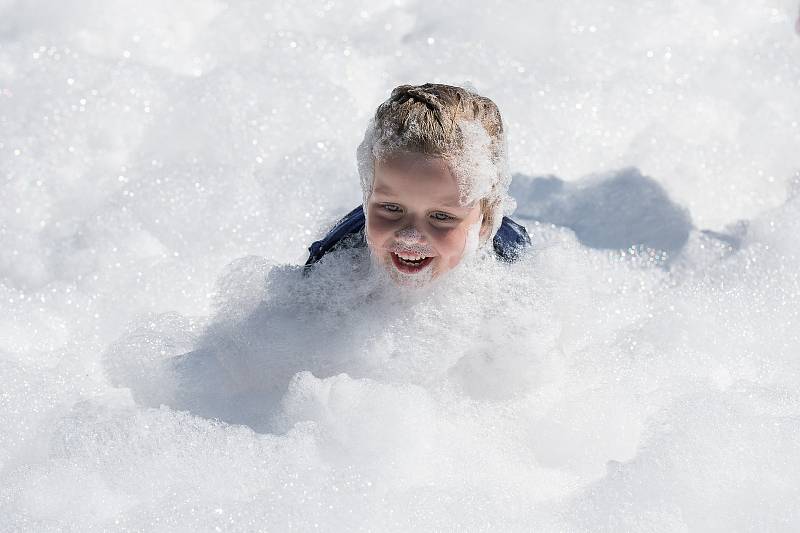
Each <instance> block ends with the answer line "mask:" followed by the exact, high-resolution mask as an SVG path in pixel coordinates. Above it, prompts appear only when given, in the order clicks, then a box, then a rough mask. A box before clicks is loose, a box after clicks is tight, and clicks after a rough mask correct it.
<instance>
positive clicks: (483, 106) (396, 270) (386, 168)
mask: <svg viewBox="0 0 800 533" xmlns="http://www.w3.org/2000/svg"><path fill="white" fill-rule="evenodd" d="M505 153H506V145H505V137H504V132H503V123H502V119H501V118H500V111H499V110H498V109H497V106H496V105H495V104H494V102H492V101H491V100H489V99H488V98H485V97H483V96H479V95H477V94H474V93H471V92H469V91H467V90H465V89H462V88H461V87H453V86H450V85H441V84H433V83H426V84H424V85H420V86H413V85H401V86H399V87H397V88H396V89H394V90H393V91H392V94H391V96H390V97H389V99H388V100H386V101H385V102H384V103H382V104H381V105H380V106H379V107H378V109H377V111H376V112H375V117H374V118H373V120H372V121H371V122H370V124H369V126H368V127H367V131H366V134H365V135H364V140H363V141H362V143H361V144H360V146H359V147H358V151H357V156H358V169H359V174H360V177H361V187H362V191H363V194H364V203H363V205H361V206H359V207H357V208H355V209H354V210H353V211H351V212H350V213H348V214H347V215H346V216H345V217H344V218H343V219H342V220H341V221H340V222H339V223H338V224H336V226H334V227H333V229H332V230H331V231H330V232H329V233H328V234H327V235H326V236H325V237H324V238H323V239H322V240H320V241H317V242H315V243H313V244H312V245H311V247H310V248H309V252H310V255H309V257H308V260H307V261H306V268H307V269H309V268H311V266H312V265H313V264H314V263H316V262H317V261H319V260H320V259H321V258H322V257H323V256H324V255H325V254H327V253H328V252H330V251H332V250H335V249H337V248H342V247H352V246H365V245H366V246H368V247H369V252H370V256H371V257H372V259H373V262H375V263H377V264H379V265H380V266H381V267H383V268H385V269H386V271H387V272H388V274H389V275H390V277H391V278H392V279H393V280H395V281H396V282H398V283H400V284H408V283H414V284H419V283H425V282H427V281H430V280H432V279H434V278H437V277H439V276H441V275H443V274H445V273H446V272H448V271H449V270H452V269H453V268H454V267H455V266H456V265H458V264H459V263H460V262H461V261H462V260H463V259H464V258H465V257H467V256H469V255H471V254H473V253H476V252H478V251H480V250H484V249H485V248H486V246H485V245H486V243H488V242H491V243H492V248H493V252H494V254H495V255H496V256H497V257H498V258H499V259H502V260H505V261H515V260H516V259H517V258H518V257H519V255H520V252H521V251H522V249H524V248H525V247H527V246H529V245H530V238H529V237H528V234H527V232H526V231H525V228H524V227H522V226H520V225H519V224H517V223H515V222H514V221H512V220H511V219H509V218H507V217H504V216H503V212H504V211H506V210H509V209H510V208H513V200H511V199H510V198H509V197H508V194H507V191H508V186H509V183H510V181H511V177H510V175H509V173H508V168H507V164H506V155H505Z"/></svg>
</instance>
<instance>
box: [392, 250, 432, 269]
mask: <svg viewBox="0 0 800 533" xmlns="http://www.w3.org/2000/svg"><path fill="white" fill-rule="evenodd" d="M389 255H391V256H392V263H394V266H395V267H397V270H399V271H400V272H404V273H406V274H416V273H417V272H422V271H423V270H425V267H427V266H428V265H430V264H431V261H433V256H424V255H413V254H409V255H406V254H399V255H398V254H396V253H394V252H390V253H389Z"/></svg>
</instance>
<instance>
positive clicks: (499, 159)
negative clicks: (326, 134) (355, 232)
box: [357, 83, 514, 235]
mask: <svg viewBox="0 0 800 533" xmlns="http://www.w3.org/2000/svg"><path fill="white" fill-rule="evenodd" d="M403 154H416V155H419V156H423V157H434V158H435V157H440V158H443V159H444V160H445V161H446V162H447V164H448V167H449V168H450V171H451V172H452V173H453V175H454V176H455V177H456V179H457V181H458V185H459V189H460V194H461V202H462V204H463V205H470V204H472V203H473V202H476V201H481V202H482V210H483V214H484V216H485V217H488V218H489V220H488V221H489V222H491V225H492V233H491V234H492V235H494V232H495V231H496V230H497V228H498V227H499V226H500V223H501V221H502V218H503V215H504V214H508V213H510V212H511V211H512V210H513V208H514V201H513V199H512V198H511V197H510V196H509V195H508V187H509V184H510V183H511V174H510V172H509V170H508V163H507V158H506V140H505V132H504V129H503V121H502V118H501V117H500V111H499V109H498V108H497V105H495V103H494V102H493V101H492V100H490V99H489V98H486V97H484V96H480V95H477V94H475V93H472V92H470V91H467V90H466V89H463V88H461V87H455V86H452V85H442V84H435V83H426V84H424V85H418V86H416V85H400V86H399V87H396V88H395V89H394V90H393V91H392V94H391V96H390V97H389V98H388V99H387V100H386V101H385V102H383V103H382V104H381V105H380V106H378V109H377V110H376V112H375V116H374V117H373V119H372V120H371V121H370V123H369V125H368V126H367V131H366V133H365V134H364V140H363V141H362V142H361V144H360V145H359V147H358V150H357V158H358V171H359V175H360V177H361V188H362V191H363V194H364V206H365V208H366V206H367V203H368V202H367V201H368V200H369V197H370V195H371V194H372V188H373V183H374V179H375V173H374V165H375V163H376V162H377V161H385V160H387V159H389V158H391V157H394V156H398V155H403Z"/></svg>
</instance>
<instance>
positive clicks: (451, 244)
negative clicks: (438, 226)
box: [432, 227, 467, 268]
mask: <svg viewBox="0 0 800 533" xmlns="http://www.w3.org/2000/svg"><path fill="white" fill-rule="evenodd" d="M432 237H433V239H432V240H433V241H434V246H435V247H436V250H437V251H438V252H439V254H440V255H441V256H442V260H443V261H444V264H445V265H446V266H447V268H453V267H454V266H456V265H457V264H458V262H459V261H460V260H461V254H462V253H463V252H464V244H465V243H466V239H467V231H466V228H461V227H458V228H450V229H449V230H435V231H433V232H432Z"/></svg>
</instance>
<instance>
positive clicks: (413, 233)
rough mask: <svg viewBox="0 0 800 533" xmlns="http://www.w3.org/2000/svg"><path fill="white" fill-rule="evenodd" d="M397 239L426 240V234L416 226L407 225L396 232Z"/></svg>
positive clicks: (409, 240) (406, 240) (407, 240)
mask: <svg viewBox="0 0 800 533" xmlns="http://www.w3.org/2000/svg"><path fill="white" fill-rule="evenodd" d="M395 237H396V238H397V240H400V241H405V242H424V241H425V236H424V235H423V234H422V233H421V232H420V231H419V230H418V229H417V228H416V227H414V226H406V227H405V228H402V229H400V230H397V232H396V233H395Z"/></svg>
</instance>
